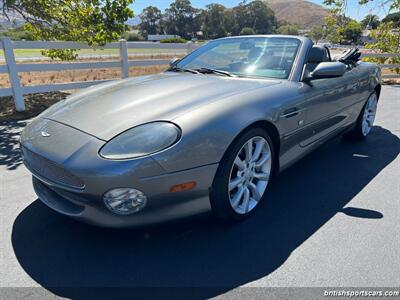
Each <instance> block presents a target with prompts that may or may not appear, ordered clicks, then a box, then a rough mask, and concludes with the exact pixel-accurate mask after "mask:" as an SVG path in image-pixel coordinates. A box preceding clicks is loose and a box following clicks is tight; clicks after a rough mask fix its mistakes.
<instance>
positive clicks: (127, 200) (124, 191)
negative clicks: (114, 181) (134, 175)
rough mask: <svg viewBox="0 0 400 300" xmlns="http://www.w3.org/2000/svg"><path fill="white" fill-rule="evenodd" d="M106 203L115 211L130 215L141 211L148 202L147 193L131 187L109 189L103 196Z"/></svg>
mask: <svg viewBox="0 0 400 300" xmlns="http://www.w3.org/2000/svg"><path fill="white" fill-rule="evenodd" d="M103 199H104V204H105V205H106V206H107V208H108V209H109V210H111V211H112V212H113V213H116V214H120V215H130V214H134V213H137V212H139V211H141V210H142V209H143V208H144V207H145V206H146V202H147V197H146V195H145V194H144V193H143V192H141V191H139V190H135V189H131V188H118V189H113V190H110V191H108V192H107V193H105V194H104V196H103Z"/></svg>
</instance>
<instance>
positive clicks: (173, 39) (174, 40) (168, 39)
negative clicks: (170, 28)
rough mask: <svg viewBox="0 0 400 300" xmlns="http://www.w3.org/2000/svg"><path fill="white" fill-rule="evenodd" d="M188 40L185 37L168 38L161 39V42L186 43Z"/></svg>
mask: <svg viewBox="0 0 400 300" xmlns="http://www.w3.org/2000/svg"><path fill="white" fill-rule="evenodd" d="M186 42H187V41H186V40H185V39H183V38H167V39H163V40H161V41H160V43H186Z"/></svg>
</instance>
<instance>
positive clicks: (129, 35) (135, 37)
mask: <svg viewBox="0 0 400 300" xmlns="http://www.w3.org/2000/svg"><path fill="white" fill-rule="evenodd" d="M124 39H125V40H127V41H128V42H137V41H144V40H145V38H144V37H143V36H142V35H140V34H138V33H134V32H126V33H125V34H124Z"/></svg>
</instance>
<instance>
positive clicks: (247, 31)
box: [239, 27, 256, 35]
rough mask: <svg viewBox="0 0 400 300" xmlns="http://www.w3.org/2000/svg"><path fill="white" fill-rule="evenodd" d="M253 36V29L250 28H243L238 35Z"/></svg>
mask: <svg viewBox="0 0 400 300" xmlns="http://www.w3.org/2000/svg"><path fill="white" fill-rule="evenodd" d="M253 34H256V33H255V31H254V29H253V28H250V27H245V28H243V29H242V30H241V31H240V33H239V35H253Z"/></svg>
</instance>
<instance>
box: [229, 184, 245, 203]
mask: <svg viewBox="0 0 400 300" xmlns="http://www.w3.org/2000/svg"><path fill="white" fill-rule="evenodd" d="M243 194H244V187H243V186H241V187H240V188H239V190H238V191H237V192H236V193H235V195H234V196H233V198H232V199H231V205H232V207H233V208H237V207H238V205H239V203H240V200H242V197H243Z"/></svg>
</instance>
